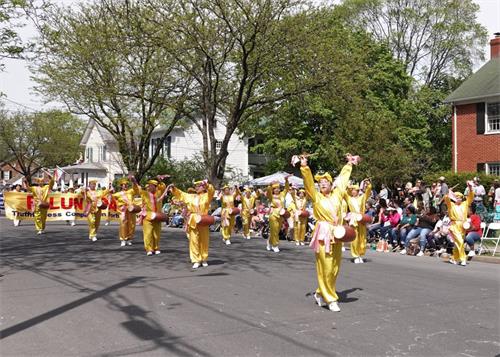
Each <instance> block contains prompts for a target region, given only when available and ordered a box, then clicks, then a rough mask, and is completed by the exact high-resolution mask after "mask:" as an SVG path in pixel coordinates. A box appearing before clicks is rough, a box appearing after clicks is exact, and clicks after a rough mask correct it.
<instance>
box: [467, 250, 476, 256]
mask: <svg viewBox="0 0 500 357" xmlns="http://www.w3.org/2000/svg"><path fill="white" fill-rule="evenodd" d="M467 256H468V257H474V256H476V252H475V251H473V250H471V251H470V252H469V254H467Z"/></svg>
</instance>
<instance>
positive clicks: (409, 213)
mask: <svg viewBox="0 0 500 357" xmlns="http://www.w3.org/2000/svg"><path fill="white" fill-rule="evenodd" d="M416 221H417V215H416V211H415V207H413V206H412V205H408V206H407V207H406V209H405V213H404V214H403V217H401V221H400V222H399V224H398V225H397V226H396V227H395V228H393V229H392V230H391V231H390V232H389V234H390V244H391V246H392V249H393V251H396V250H397V249H398V238H399V245H404V243H405V242H406V235H407V234H408V232H409V231H411V229H412V228H413V226H414V225H415V223H416Z"/></svg>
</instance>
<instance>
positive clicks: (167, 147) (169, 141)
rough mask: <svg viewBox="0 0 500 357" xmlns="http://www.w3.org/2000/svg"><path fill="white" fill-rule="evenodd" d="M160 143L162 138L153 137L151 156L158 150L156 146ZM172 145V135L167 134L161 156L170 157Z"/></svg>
mask: <svg viewBox="0 0 500 357" xmlns="http://www.w3.org/2000/svg"><path fill="white" fill-rule="evenodd" d="M159 145H161V138H155V139H151V153H150V155H151V156H153V154H154V153H155V151H156V148H157V147H158V146H159ZM171 146H172V137H170V136H167V138H166V139H165V141H164V142H163V147H162V148H161V149H160V156H163V157H167V158H170V151H171Z"/></svg>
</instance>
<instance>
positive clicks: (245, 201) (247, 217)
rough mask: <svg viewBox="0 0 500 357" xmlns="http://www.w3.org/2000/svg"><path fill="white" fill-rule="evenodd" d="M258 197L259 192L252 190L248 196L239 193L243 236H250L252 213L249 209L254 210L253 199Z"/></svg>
mask: <svg viewBox="0 0 500 357" xmlns="http://www.w3.org/2000/svg"><path fill="white" fill-rule="evenodd" d="M258 198H259V193H257V192H252V194H251V196H250V197H247V196H246V195H245V194H243V195H241V207H242V210H241V218H242V219H243V236H245V237H246V238H250V224H251V223H252V214H251V213H250V210H252V209H253V210H255V201H256V200H257V199H258Z"/></svg>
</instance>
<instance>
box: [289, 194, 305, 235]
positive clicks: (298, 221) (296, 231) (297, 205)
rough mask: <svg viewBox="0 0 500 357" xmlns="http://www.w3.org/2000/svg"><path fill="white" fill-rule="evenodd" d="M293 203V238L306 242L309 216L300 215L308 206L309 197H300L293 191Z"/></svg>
mask: <svg viewBox="0 0 500 357" xmlns="http://www.w3.org/2000/svg"><path fill="white" fill-rule="evenodd" d="M292 198H293V203H292V205H291V207H290V209H291V212H292V214H293V220H294V227H293V238H294V240H295V242H296V243H304V240H305V236H306V230H307V221H308V218H307V217H300V216H299V215H300V213H301V212H302V211H304V210H305V209H306V207H307V197H304V198H300V197H298V196H297V195H296V194H295V192H292Z"/></svg>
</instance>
